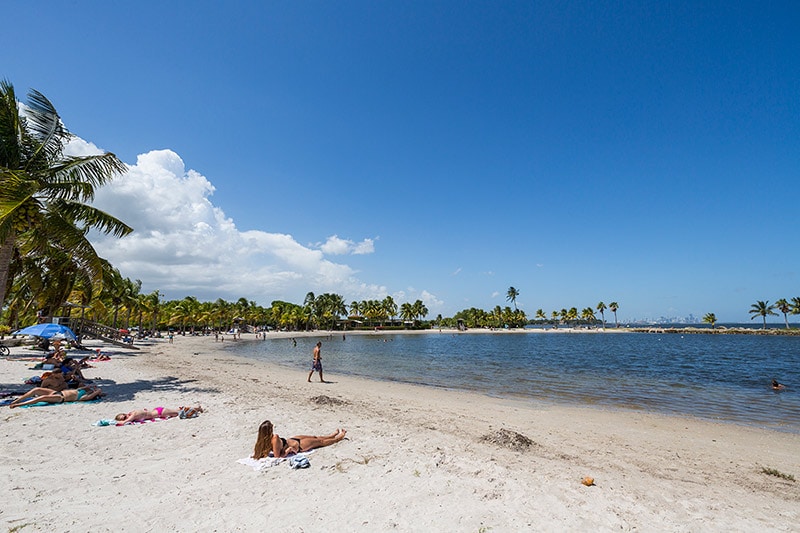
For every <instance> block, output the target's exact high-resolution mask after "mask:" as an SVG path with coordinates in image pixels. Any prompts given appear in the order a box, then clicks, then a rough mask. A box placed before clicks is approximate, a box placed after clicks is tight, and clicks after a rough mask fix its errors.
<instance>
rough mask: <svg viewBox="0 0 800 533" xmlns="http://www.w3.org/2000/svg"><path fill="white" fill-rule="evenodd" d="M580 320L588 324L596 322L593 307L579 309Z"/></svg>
mask: <svg viewBox="0 0 800 533" xmlns="http://www.w3.org/2000/svg"><path fill="white" fill-rule="evenodd" d="M581 320H584V321H586V322H588V323H589V324H590V325H591V324H594V323H595V322H597V317H596V316H595V315H594V309H592V308H591V307H587V308H585V309H584V310H582V311H581Z"/></svg>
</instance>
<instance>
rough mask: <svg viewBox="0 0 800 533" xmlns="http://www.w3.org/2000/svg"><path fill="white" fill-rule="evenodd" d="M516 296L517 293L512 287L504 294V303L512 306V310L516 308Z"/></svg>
mask: <svg viewBox="0 0 800 533" xmlns="http://www.w3.org/2000/svg"><path fill="white" fill-rule="evenodd" d="M517 296H519V291H518V290H517V289H515V288H514V287H509V288H508V292H506V301H507V302H511V303H512V304H514V309H516V308H517Z"/></svg>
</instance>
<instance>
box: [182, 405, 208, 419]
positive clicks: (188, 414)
mask: <svg viewBox="0 0 800 533" xmlns="http://www.w3.org/2000/svg"><path fill="white" fill-rule="evenodd" d="M202 412H203V410H202V409H200V408H199V407H180V408H179V411H178V416H179V417H181V418H196V417H198V416H200V413H202Z"/></svg>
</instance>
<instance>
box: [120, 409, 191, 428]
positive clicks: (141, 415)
mask: <svg viewBox="0 0 800 533" xmlns="http://www.w3.org/2000/svg"><path fill="white" fill-rule="evenodd" d="M189 409H193V410H194V411H195V412H196V413H202V412H203V408H202V407H200V406H199V405H198V406H197V407H193V408H187V407H179V408H178V409H170V408H169V407H154V408H153V409H134V410H133V411H131V412H130V413H127V414H126V413H120V414H118V415H117V416H115V417H114V420H116V421H117V425H118V426H124V425H125V424H130V423H132V422H143V421H145V420H153V419H154V418H172V417H175V416H180V414H181V411H187V410H189ZM190 418H191V417H190Z"/></svg>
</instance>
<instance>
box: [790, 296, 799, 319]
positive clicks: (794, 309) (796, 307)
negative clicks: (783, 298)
mask: <svg viewBox="0 0 800 533" xmlns="http://www.w3.org/2000/svg"><path fill="white" fill-rule="evenodd" d="M792 314H793V315H800V296H795V297H794V298H792Z"/></svg>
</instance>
